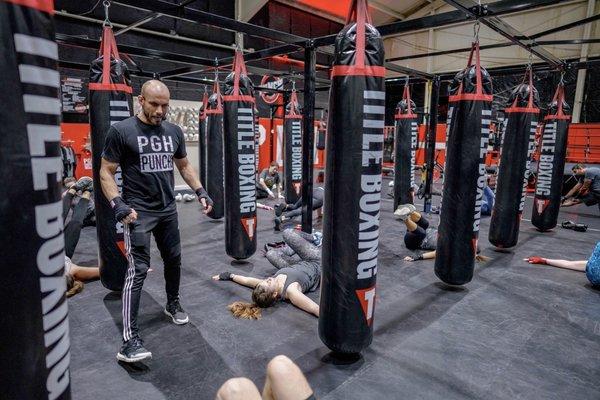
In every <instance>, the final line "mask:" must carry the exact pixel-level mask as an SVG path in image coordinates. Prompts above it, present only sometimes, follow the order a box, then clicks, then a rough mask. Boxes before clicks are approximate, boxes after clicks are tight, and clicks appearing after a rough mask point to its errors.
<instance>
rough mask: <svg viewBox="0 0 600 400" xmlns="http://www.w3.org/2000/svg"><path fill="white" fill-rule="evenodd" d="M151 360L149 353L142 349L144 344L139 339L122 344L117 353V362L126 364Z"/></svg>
mask: <svg viewBox="0 0 600 400" xmlns="http://www.w3.org/2000/svg"><path fill="white" fill-rule="evenodd" d="M151 358H152V353H150V352H149V351H148V350H146V348H145V347H144V342H143V341H142V339H140V338H133V339H131V340H128V341H127V342H125V343H123V346H122V347H121V350H120V351H119V352H118V353H117V360H119V361H123V362H126V363H136V362H140V361H144V360H149V359H151Z"/></svg>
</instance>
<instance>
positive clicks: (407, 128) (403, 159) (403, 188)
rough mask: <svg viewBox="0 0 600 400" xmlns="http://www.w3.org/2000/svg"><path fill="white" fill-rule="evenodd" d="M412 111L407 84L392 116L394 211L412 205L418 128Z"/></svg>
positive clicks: (413, 107)
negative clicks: (394, 126)
mask: <svg viewBox="0 0 600 400" xmlns="http://www.w3.org/2000/svg"><path fill="white" fill-rule="evenodd" d="M414 109H415V103H414V102H413V101H412V100H411V99H410V91H409V89H408V83H407V84H406V85H405V86H404V95H403V96H402V100H401V101H399V102H398V105H397V107H396V115H395V116H394V119H395V120H396V132H395V135H394V136H395V137H394V210H395V209H396V208H398V206H399V205H400V204H407V203H410V204H413V203H414V199H415V154H416V152H417V130H418V128H419V126H418V117H417V114H415V113H414V112H413V110H414Z"/></svg>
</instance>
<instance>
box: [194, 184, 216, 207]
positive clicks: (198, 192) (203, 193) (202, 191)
mask: <svg viewBox="0 0 600 400" xmlns="http://www.w3.org/2000/svg"><path fill="white" fill-rule="evenodd" d="M196 196H198V201H200V200H202V199H205V200H206V204H207V205H209V206H212V205H213V201H212V199H211V198H210V196H209V195H208V193H207V192H206V190H205V189H204V188H203V187H199V188H198V189H196Z"/></svg>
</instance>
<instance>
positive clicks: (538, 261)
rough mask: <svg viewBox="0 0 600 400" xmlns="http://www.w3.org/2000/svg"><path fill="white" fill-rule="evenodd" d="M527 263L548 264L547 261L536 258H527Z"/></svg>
mask: <svg viewBox="0 0 600 400" xmlns="http://www.w3.org/2000/svg"><path fill="white" fill-rule="evenodd" d="M528 261H529V262H530V263H532V264H548V260H546V259H545V258H542V257H538V256H533V257H529V258H528Z"/></svg>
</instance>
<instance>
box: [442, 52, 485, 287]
mask: <svg viewBox="0 0 600 400" xmlns="http://www.w3.org/2000/svg"><path fill="white" fill-rule="evenodd" d="M473 55H475V63H474V64H473V63H472V60H473ZM449 91H450V97H449V99H448V120H447V131H446V135H447V138H446V165H445V167H444V188H443V192H442V210H441V214H440V224H439V228H438V240H437V254H436V257H435V274H436V275H437V276H438V278H440V279H441V280H442V281H443V282H445V283H448V284H451V285H462V284H465V283H467V282H470V281H471V279H472V278H473V269H474V267H475V255H476V249H477V239H478V237H479V219H480V217H481V203H482V199H483V189H484V187H485V180H486V172H485V155H486V153H487V145H488V140H489V131H490V118H491V115H492V80H491V78H490V76H489V74H488V73H487V71H486V70H485V69H483V68H481V64H480V60H479V43H477V42H475V43H473V46H472V48H471V54H470V56H469V62H468V63H467V68H465V69H464V70H462V71H461V72H459V73H458V74H456V76H455V77H454V80H453V82H451V84H450V87H449Z"/></svg>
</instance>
